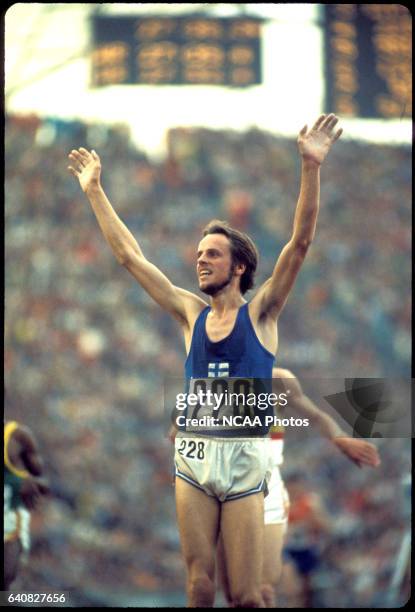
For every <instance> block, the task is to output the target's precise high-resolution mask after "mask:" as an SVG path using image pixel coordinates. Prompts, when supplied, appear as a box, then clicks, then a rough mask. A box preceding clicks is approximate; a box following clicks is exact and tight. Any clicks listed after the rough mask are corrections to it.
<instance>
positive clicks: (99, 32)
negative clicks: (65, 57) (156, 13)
mask: <svg viewBox="0 0 415 612" xmlns="http://www.w3.org/2000/svg"><path fill="white" fill-rule="evenodd" d="M261 22H262V20H260V19H257V18H252V17H241V18H232V19H223V18H207V17H200V16H187V17H143V18H141V17H139V18H138V17H102V16H95V17H93V18H92V28H93V34H94V50H93V52H92V85H93V86H95V87H99V86H103V85H118V84H136V83H141V84H148V85H162V84H166V85H167V84H169V85H173V84H183V85H191V84H193V85H196V84H199V85H231V86H234V87H247V86H249V85H258V84H260V83H261V48H260V33H261V32H260V26H261Z"/></svg>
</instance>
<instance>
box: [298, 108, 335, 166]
mask: <svg viewBox="0 0 415 612" xmlns="http://www.w3.org/2000/svg"><path fill="white" fill-rule="evenodd" d="M338 121H339V119H338V117H336V115H333V113H331V114H330V115H320V117H319V118H318V119H317V121H316V122H315V124H314V125H313V127H312V128H311V130H309V131H307V126H306V125H305V126H304V127H303V129H302V130H301V132H300V133H299V135H298V139H297V143H298V148H299V150H300V154H301V155H302V157H303V159H304V160H309V161H313V162H315V163H316V164H321V163H323V161H324V159H325V157H326V155H327V153H328V152H329V151H330V148H331V146H332V144H333V143H334V142H336V140H337V139H338V138H340V136H341V134H342V132H343V130H342V128H340V129H338V130H337V131H335V129H334V128H335V126H336V124H337V122H338Z"/></svg>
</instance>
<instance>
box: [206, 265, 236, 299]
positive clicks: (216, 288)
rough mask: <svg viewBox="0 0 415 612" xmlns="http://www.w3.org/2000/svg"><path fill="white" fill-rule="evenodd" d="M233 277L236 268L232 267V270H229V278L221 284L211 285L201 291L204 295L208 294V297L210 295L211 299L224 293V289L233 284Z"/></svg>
mask: <svg viewBox="0 0 415 612" xmlns="http://www.w3.org/2000/svg"><path fill="white" fill-rule="evenodd" d="M233 276H234V266H231V269H230V270H229V274H228V278H226V279H225V280H224V281H222V282H221V283H212V284H211V285H207V286H206V287H205V288H204V289H200V290H201V291H202V292H203V293H206V295H210V296H211V297H214V296H215V295H217V294H218V293H219V292H220V291H222V289H225V287H227V286H228V285H229V284H230V283H231V281H232V279H233Z"/></svg>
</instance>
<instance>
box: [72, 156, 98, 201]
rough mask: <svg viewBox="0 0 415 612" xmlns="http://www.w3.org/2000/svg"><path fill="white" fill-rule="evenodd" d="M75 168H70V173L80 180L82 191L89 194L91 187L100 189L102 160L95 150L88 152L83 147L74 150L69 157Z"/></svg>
mask: <svg viewBox="0 0 415 612" xmlns="http://www.w3.org/2000/svg"><path fill="white" fill-rule="evenodd" d="M68 157H69V159H70V160H71V162H72V164H73V166H68V170H69V172H70V173H71V174H72V175H73V176H74V177H75V178H77V179H78V180H79V184H80V185H81V188H82V190H83V191H84V192H85V193H87V191H88V189H90V188H91V187H98V186H99V184H100V176H101V160H100V159H99V157H98V155H97V154H96V153H95V151H94V150H92V151H91V152H89V151H87V150H86V149H84V148H83V147H80V148H79V149H78V150H76V149H72V151H71V152H70V153H69V155H68Z"/></svg>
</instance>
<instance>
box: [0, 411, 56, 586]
mask: <svg viewBox="0 0 415 612" xmlns="http://www.w3.org/2000/svg"><path fill="white" fill-rule="evenodd" d="M42 472H43V461H42V458H41V456H40V454H39V450H38V447H37V443H36V441H35V439H34V437H33V434H32V432H31V431H30V429H29V428H28V427H26V426H23V425H21V424H19V423H17V422H16V421H8V422H5V423H4V590H6V591H7V590H8V589H9V587H10V585H11V584H12V582H13V581H14V580H15V579H16V576H17V573H18V570H19V565H20V561H21V560H22V558H23V560H25V558H26V556H27V554H28V552H29V548H30V533H29V525H30V511H31V510H34V509H36V508H37V507H38V504H39V502H40V499H41V497H42V496H43V495H45V494H46V493H48V492H49V487H48V484H47V482H46V480H45V479H44V478H41V475H42Z"/></svg>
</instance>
